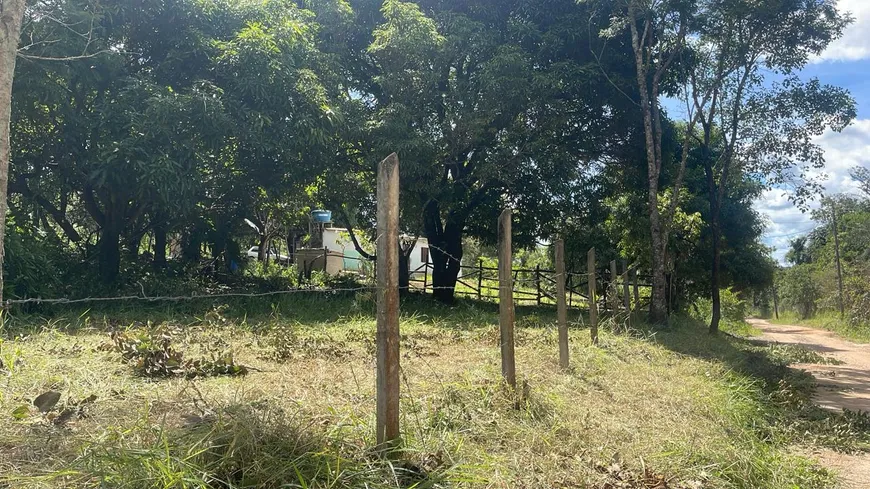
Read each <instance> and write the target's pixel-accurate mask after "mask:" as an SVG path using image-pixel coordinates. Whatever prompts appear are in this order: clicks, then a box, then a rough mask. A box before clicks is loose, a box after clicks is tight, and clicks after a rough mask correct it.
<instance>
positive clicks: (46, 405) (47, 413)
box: [11, 391, 97, 426]
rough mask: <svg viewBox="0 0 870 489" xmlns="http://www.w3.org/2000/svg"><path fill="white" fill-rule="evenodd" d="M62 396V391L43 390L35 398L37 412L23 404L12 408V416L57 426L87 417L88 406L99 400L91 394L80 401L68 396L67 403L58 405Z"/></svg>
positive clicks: (21, 419)
mask: <svg viewBox="0 0 870 489" xmlns="http://www.w3.org/2000/svg"><path fill="white" fill-rule="evenodd" d="M60 398H61V394H60V392H57V391H47V392H43V393H42V394H40V395H38V396H36V398H35V399H34V400H33V406H34V407H35V408H36V412H34V410H33V408H32V407H31V406H30V405H28V404H22V405H21V406H18V407H17V408H15V409H14V410H12V413H11V414H12V418H13V419H15V420H17V421H24V420H27V419H31V420H33V421H45V422H48V423H51V424H54V425H55V426H63V425H65V424H66V423H67V422H69V421H70V420H72V419H73V418H83V417H85V416H86V409H87V406H88V405H90V404H92V403H94V401H96V400H97V396H96V395H94V394H91V395H90V396H88V397H86V398H84V399H81V400H78V401H77V400H75V399H73V398H68V399H67V400H66V402H65V403H63V404H60V405H58V404H59V402H60Z"/></svg>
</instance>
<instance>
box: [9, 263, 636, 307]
mask: <svg viewBox="0 0 870 489" xmlns="http://www.w3.org/2000/svg"><path fill="white" fill-rule="evenodd" d="M325 256H327V254H326V253H322V254H320V255H316V256H314V257H313V259H322V258H324V257H325ZM328 256H329V257H330V258H332V257H335V258H337V259H342V260H345V259H346V260H360V261H367V262H368V261H370V260H368V259H366V258H363V257H359V256H349V255H345V254H343V253H341V252H332V251H330V252H329V255H328ZM629 270H632V271H634V272H636V270H637V269H636V266H632V267H631V268H630V269H629ZM432 271H433V264H432V263H430V262H428V261H427V262H426V263H424V264H422V265H420V266H418V267H417V268H415V269H413V270H409V275H410V277H409V285H408V286H405V287H400V289H401V290H411V291H418V292H423V293H429V292H434V291H435V290H446V289H453V290H454V293H455V294H456V295H459V296H465V297H471V298H477V299H478V300H492V299H497V297H498V291H499V290H500V287H499V286H498V276H497V272H498V268H496V267H487V266H483V264H482V263H480V264H479V265H478V266H467V265H461V266H460V271H461V274H460V276H459V277H458V278H457V286H456V287H446V286H437V287H436V286H434V285H433V284H432V283H431V273H432ZM486 272H495V273H491V274H487V273H486ZM523 274H524V275H525V277H522V276H521V275H523ZM420 275H422V276H423V277H422V278H418V277H420ZM512 275H513V277H514V280H513V281H512V282H513V294H514V301H515V302H516V303H517V304H522V303H526V304H529V303H533V304H536V305H553V306H555V305H556V302H557V296H556V283H557V281H558V280H559V276H560V275H559V274H558V273H556V271H555V270H550V269H544V268H539V267H536V268H514V269H512ZM609 275H610V274H609V273H608V271H607V270H603V271H602V270H598V271H597V272H596V277H597V279H598V280H600V281H602V283H609V279H610V277H609ZM637 275H638V277H639V278H646V276H643V275H640V274H637ZM588 277H589V273H588V272H570V271H569V272H566V273H565V282H564V283H565V290H566V293H567V295H568V297H567V305H568V307H569V308H578V307H582V306H588V291H587V290H586V288H587V287H588V280H587V279H588ZM617 278H620V276H618V277H617ZM492 284H495V285H492ZM638 286H639V287H649V286H650V285H649V284H648V283H638ZM376 290H377V287H376V286H372V285H360V286H358V287H342V288H333V287H314V286H311V287H297V288H291V289H283V290H272V291H266V292H241V291H240V292H222V293H213V294H197V293H192V294H190V295H154V296H152V295H148V294H146V292H145V290H144V289H143V290H142V292H141V294H137V295H132V294H128V295H119V296H98V297H82V298H69V297H61V298H42V297H26V298H19V299H6V300H4V301H3V302H2V304H0V308H2V309H8V308H9V307H11V306H15V305H25V304H46V305H61V304H82V303H88V302H123V301H139V302H181V301H191V300H201V299H220V298H231V297H248V298H258V297H270V296H281V295H288V294H300V293H325V294H338V293H349V292H363V291H376ZM487 292H494V294H488V293H487ZM603 293H604V294H603V296H602V297H598V298H597V299H598V301H599V302H603V304H602V305H603V306H604V307H605V308H607V304H608V300H607V287H605V288H604V289H603ZM636 302H637V300H636ZM637 307H640V303H638V305H637Z"/></svg>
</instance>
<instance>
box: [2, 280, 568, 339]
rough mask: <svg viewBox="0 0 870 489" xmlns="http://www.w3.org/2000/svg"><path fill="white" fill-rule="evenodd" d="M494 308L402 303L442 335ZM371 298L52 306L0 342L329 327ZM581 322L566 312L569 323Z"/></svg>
mask: <svg viewBox="0 0 870 489" xmlns="http://www.w3.org/2000/svg"><path fill="white" fill-rule="evenodd" d="M498 307H499V306H498V304H497V303H495V302H490V301H477V300H474V299H469V298H457V299H456V301H455V302H454V303H453V304H443V303H440V302H438V301H436V300H434V299H433V298H432V296H431V295H426V294H421V293H411V294H407V295H405V296H403V297H402V298H401V306H400V308H401V314H402V317H403V318H418V319H422V320H425V321H426V322H427V323H430V324H431V325H432V326H435V327H441V328H446V329H469V328H474V327H480V326H484V325H497V324H498ZM515 310H516V318H517V322H518V324H521V325H522V326H525V327H536V326H544V325H546V324H549V323H553V322H555V320H556V310H555V307H554V306H551V305H542V306H528V305H521V306H517V307H516V308H515ZM375 313H376V303H375V296H374V294H373V293H372V292H371V291H363V292H322V291H310V292H308V291H303V292H294V293H292V294H288V295H274V296H265V297H223V298H202V299H188V300H183V301H159V302H157V301H155V302H148V301H140V300H132V301H121V302H110V303H100V302H97V303H94V304H90V305H87V306H85V305H79V304H75V305H69V304H54V305H41V306H39V307H35V308H31V310H30V311H28V312H26V313H24V312H21V311H15V310H13V311H12V313H11V314H7V315H6V317H5V328H3V329H2V330H0V336H9V335H15V334H26V333H30V332H34V331H39V330H43V329H45V328H49V329H57V330H62V331H64V332H67V333H75V332H76V331H79V330H100V331H106V330H115V329H123V328H126V327H128V326H130V325H144V324H147V323H149V322H150V323H152V324H160V323H164V322H167V323H172V324H176V325H181V326H184V325H196V324H208V323H227V322H230V323H234V324H236V325H245V324H256V323H264V322H271V321H275V320H280V321H287V322H299V323H303V324H330V323H337V322H342V321H346V320H348V319H362V320H372V321H373V320H374V319H375ZM580 316H581V312H580V311H579V310H577V309H571V310H569V321H573V320H576V318H578V317H580Z"/></svg>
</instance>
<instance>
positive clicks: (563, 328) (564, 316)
mask: <svg viewBox="0 0 870 489" xmlns="http://www.w3.org/2000/svg"><path fill="white" fill-rule="evenodd" d="M566 279H567V277H565V241H564V240H562V239H557V240H556V318H557V321H558V322H559V366H560V367H562V368H568V306H567V304H565V282H566Z"/></svg>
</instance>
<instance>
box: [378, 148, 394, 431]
mask: <svg viewBox="0 0 870 489" xmlns="http://www.w3.org/2000/svg"><path fill="white" fill-rule="evenodd" d="M377 200H378V225H377V231H378V235H377V257H378V259H377V278H378V290H377V300H378V315H377V323H378V330H377V350H378V357H377V362H378V367H377V374H378V375H377V419H376V428H375V429H376V430H377V442H378V445H380V446H393V445H395V444H396V443H397V442H398V440H399V158H398V156H396V154H395V153H393V154H391V155H390V156H388V157H387V159H385V160H384V161H382V162H381V163H380V164H379V165H378V190H377Z"/></svg>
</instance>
